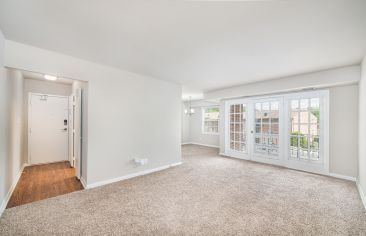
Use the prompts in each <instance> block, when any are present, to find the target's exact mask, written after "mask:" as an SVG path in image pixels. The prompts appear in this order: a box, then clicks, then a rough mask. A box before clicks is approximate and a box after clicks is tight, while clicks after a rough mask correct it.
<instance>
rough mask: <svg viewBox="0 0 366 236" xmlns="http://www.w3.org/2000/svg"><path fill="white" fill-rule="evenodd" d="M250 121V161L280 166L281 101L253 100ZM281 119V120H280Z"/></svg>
mask: <svg viewBox="0 0 366 236" xmlns="http://www.w3.org/2000/svg"><path fill="white" fill-rule="evenodd" d="M252 103H253V106H252V116H253V118H252V119H251V124H250V125H251V128H250V130H251V136H252V137H251V139H252V142H251V159H252V160H256V161H261V162H266V163H273V164H280V162H281V158H280V154H281V153H282V146H281V145H282V140H281V137H282V133H280V132H281V131H282V130H283V129H282V122H280V121H282V119H283V116H282V115H280V114H282V113H283V99H282V98H265V99H257V100H253V102H252ZM280 119H281V120H280Z"/></svg>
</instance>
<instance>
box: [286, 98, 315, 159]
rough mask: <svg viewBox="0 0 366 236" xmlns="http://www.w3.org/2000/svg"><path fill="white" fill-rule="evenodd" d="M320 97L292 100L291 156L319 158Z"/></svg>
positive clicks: (296, 157) (295, 157)
mask: <svg viewBox="0 0 366 236" xmlns="http://www.w3.org/2000/svg"><path fill="white" fill-rule="evenodd" d="M319 104H320V98H319V97H314V98H297V99H291V101H290V135H289V138H290V157H292V158H294V159H302V160H315V161H317V160H319V136H320V106H319Z"/></svg>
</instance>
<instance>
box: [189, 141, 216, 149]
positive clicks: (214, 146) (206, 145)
mask: <svg viewBox="0 0 366 236" xmlns="http://www.w3.org/2000/svg"><path fill="white" fill-rule="evenodd" d="M188 144H193V145H198V146H203V147H212V148H220V146H217V145H211V144H204V143H196V142H189V143H182V145H188Z"/></svg>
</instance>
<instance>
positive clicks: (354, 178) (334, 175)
mask: <svg viewBox="0 0 366 236" xmlns="http://www.w3.org/2000/svg"><path fill="white" fill-rule="evenodd" d="M329 176H331V177H334V178H338V179H345V180H350V181H353V182H356V177H351V176H347V175H340V174H336V173H329Z"/></svg>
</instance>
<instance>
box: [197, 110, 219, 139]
mask: <svg viewBox="0 0 366 236" xmlns="http://www.w3.org/2000/svg"><path fill="white" fill-rule="evenodd" d="M208 108H218V109H219V119H218V120H217V132H206V131H205V113H206V109H208ZM220 115H221V112H220V107H219V106H207V107H202V108H201V116H202V119H201V133H202V134H206V135H220Z"/></svg>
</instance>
